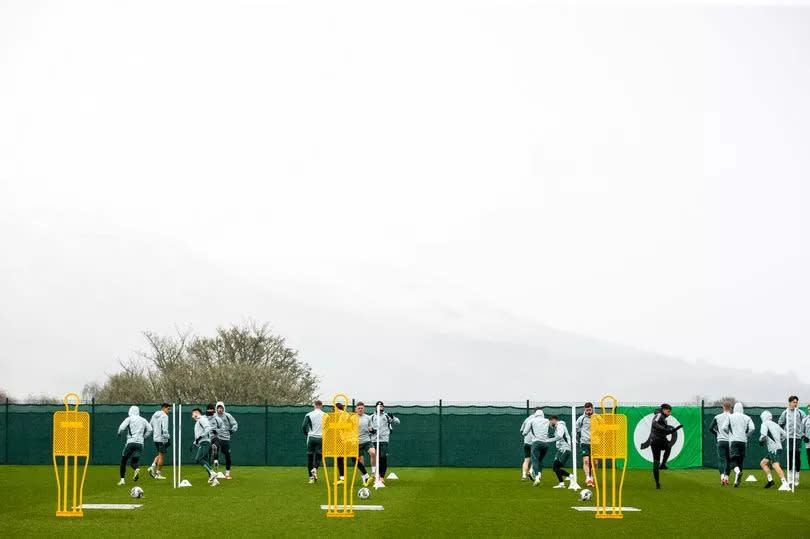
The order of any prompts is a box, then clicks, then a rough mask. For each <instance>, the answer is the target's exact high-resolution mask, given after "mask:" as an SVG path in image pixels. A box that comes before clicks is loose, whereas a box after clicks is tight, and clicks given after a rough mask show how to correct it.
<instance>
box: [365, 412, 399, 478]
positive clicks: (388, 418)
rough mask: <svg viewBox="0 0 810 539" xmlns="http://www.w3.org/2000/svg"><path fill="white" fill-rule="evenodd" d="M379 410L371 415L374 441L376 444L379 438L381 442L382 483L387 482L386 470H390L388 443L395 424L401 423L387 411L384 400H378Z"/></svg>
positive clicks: (380, 476) (380, 473)
mask: <svg viewBox="0 0 810 539" xmlns="http://www.w3.org/2000/svg"><path fill="white" fill-rule="evenodd" d="M375 407H376V409H377V410H379V418H378V414H376V413H375V414H373V415H372V416H371V428H373V429H374V435H373V442H374V443H375V444H376V443H377V440H379V442H380V454H379V455H378V458H379V460H380V469H379V470H377V473H379V480H380V483H382V484H383V485H384V484H385V472H386V471H387V470H388V443H389V441H390V440H391V431H392V430H394V425H399V423H400V422H399V418H398V417H394V416H393V415H391V414H388V413H386V412H385V404H384V403H383V401H377V404H376V405H375Z"/></svg>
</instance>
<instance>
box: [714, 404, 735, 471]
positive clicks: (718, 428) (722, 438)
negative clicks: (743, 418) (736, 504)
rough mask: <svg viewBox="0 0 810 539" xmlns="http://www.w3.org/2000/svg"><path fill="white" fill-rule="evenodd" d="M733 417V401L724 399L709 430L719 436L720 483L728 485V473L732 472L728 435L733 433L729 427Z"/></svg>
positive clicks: (718, 461) (718, 462) (718, 464)
mask: <svg viewBox="0 0 810 539" xmlns="http://www.w3.org/2000/svg"><path fill="white" fill-rule="evenodd" d="M729 419H731V401H723V411H722V412H720V413H719V414H717V415H716V416H714V419H712V424H711V425H709V432H711V433H712V434H714V435H715V437H716V438H717V469H718V471H719V472H720V484H721V485H722V486H726V485H728V474H729V473H730V472H731V460H730V457H729V455H728V437H729V434H731V427H729V424H728V422H729Z"/></svg>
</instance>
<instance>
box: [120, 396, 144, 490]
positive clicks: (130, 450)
mask: <svg viewBox="0 0 810 539" xmlns="http://www.w3.org/2000/svg"><path fill="white" fill-rule="evenodd" d="M124 432H126V433H127V443H126V445H125V446H124V451H123V452H122V453H121V467H120V472H121V480H120V481H118V484H119V485H123V484H125V481H124V476H125V475H126V472H127V462H129V464H130V466H132V469H133V473H132V480H133V481H137V480H138V476H139V475H140V469H139V468H138V459H140V458H141V453H143V440H144V438H148V437H149V436H150V435H151V434H152V427H151V426H150V425H149V422H148V421H146V420H145V419H144V418H142V417H141V415H140V411H139V410H138V407H137V406H130V407H129V415H127V418H126V419H125V420H124V421H123V422H122V423H121V425H120V426H119V427H118V436H121V434H123V433H124Z"/></svg>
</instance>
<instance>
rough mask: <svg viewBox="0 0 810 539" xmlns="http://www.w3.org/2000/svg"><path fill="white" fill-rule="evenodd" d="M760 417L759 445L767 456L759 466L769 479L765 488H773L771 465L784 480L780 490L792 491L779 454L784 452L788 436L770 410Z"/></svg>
mask: <svg viewBox="0 0 810 539" xmlns="http://www.w3.org/2000/svg"><path fill="white" fill-rule="evenodd" d="M759 417H760V419H762V427H760V429H759V445H761V446H763V447H764V448H765V454H764V455H763V456H762V461H760V463H759V465H760V466H761V467H762V471H764V472H765V475H766V477H767V478H768V482H767V483H765V488H771V487H772V486H773V476H772V475H771V470H770V468H769V467H768V465H769V464H770V465H771V466H772V467H773V469H774V470H776V475H778V476H779V478H780V479H781V480H782V485H781V486H780V487H779V490H790V486H789V485H788V482H787V479H785V472H783V471H782V466H781V465H780V464H779V454H780V453H781V452H782V443H783V442H784V441H785V439H786V438H787V434H786V433H785V431H784V430H782V427H780V426H779V425H777V424H776V423H774V422H773V419H772V417H773V416H771V413H770V412H769V411H768V410H765V411H764V412H762V413H761V414H760V415H759Z"/></svg>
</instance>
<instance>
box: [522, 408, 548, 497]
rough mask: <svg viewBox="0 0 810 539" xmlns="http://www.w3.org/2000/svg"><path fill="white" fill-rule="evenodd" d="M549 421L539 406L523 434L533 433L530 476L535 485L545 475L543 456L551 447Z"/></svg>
mask: <svg viewBox="0 0 810 539" xmlns="http://www.w3.org/2000/svg"><path fill="white" fill-rule="evenodd" d="M549 425H550V423H549V421H548V419H546V417H545V415H544V414H543V410H541V409H540V407H539V406H538V407H537V408H535V409H534V415H533V416H532V417H531V418H530V419H529V421H528V423H526V426H525V427H524V428H523V433H522V434H523V435H524V436H526V435H527V434H530V433H531V435H532V468H531V470H529V476H530V477H531V478H532V479H534V486H537V485H539V484H540V478H541V476H542V475H543V457H545V456H546V453H547V452H548V448H549V445H550V444H549V442H550V441H551V438H549Z"/></svg>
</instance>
